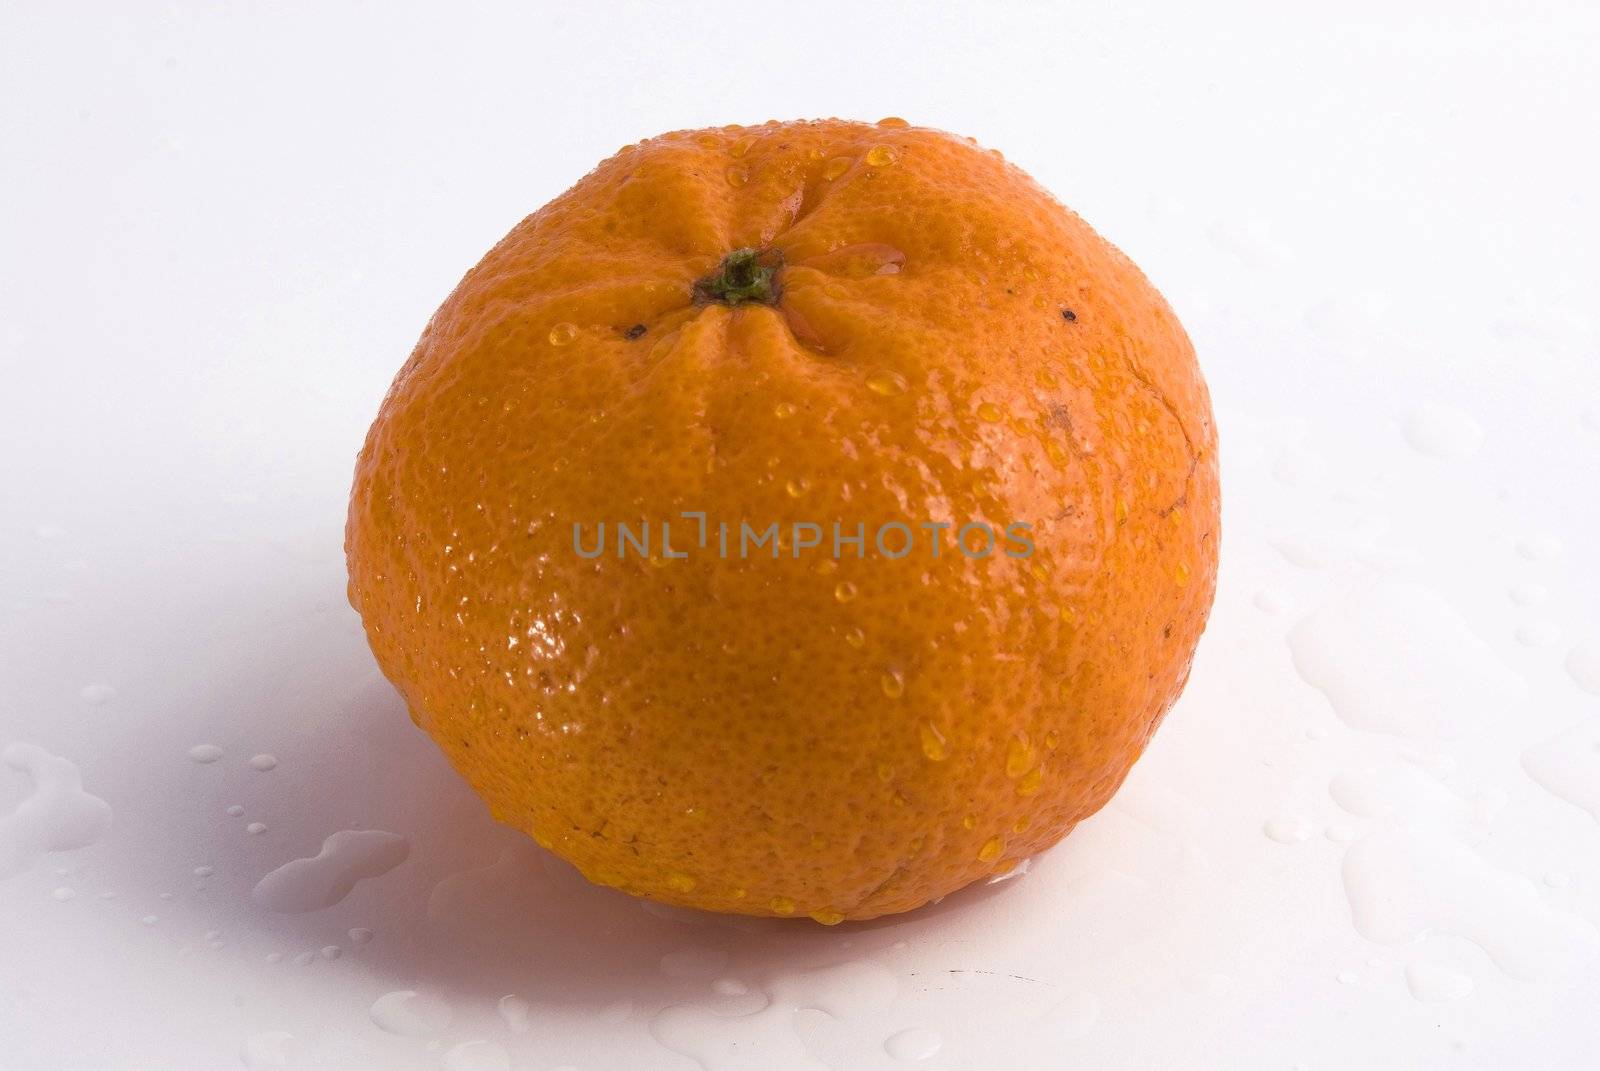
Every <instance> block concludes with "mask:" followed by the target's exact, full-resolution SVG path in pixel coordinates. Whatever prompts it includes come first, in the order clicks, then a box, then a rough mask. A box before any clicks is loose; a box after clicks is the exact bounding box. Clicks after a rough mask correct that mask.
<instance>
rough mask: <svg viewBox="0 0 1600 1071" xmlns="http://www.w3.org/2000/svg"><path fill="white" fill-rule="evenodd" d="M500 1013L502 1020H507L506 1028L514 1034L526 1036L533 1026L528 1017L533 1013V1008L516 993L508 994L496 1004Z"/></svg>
mask: <svg viewBox="0 0 1600 1071" xmlns="http://www.w3.org/2000/svg"><path fill="white" fill-rule="evenodd" d="M495 1008H496V1010H498V1011H499V1012H500V1018H502V1019H504V1020H505V1023H506V1027H507V1029H509V1030H510V1031H511V1032H512V1033H513V1034H526V1033H527V1032H528V1030H529V1028H530V1026H531V1024H530V1023H529V1022H528V1016H529V1014H530V1013H531V1012H532V1011H533V1006H532V1005H531V1004H529V1003H528V1002H527V1001H526V1000H524V999H522V998H521V997H519V996H517V995H516V994H515V993H507V994H506V995H505V996H503V997H501V998H500V1000H499V1001H498V1002H497V1003H496V1004H495Z"/></svg>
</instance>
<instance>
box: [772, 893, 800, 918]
mask: <svg viewBox="0 0 1600 1071" xmlns="http://www.w3.org/2000/svg"><path fill="white" fill-rule="evenodd" d="M769 906H770V907H771V908H772V910H773V911H775V912H777V913H778V914H780V915H792V914H794V901H793V900H791V899H789V898H788V897H787V896H774V897H773V898H772V900H771V902H770V904H769Z"/></svg>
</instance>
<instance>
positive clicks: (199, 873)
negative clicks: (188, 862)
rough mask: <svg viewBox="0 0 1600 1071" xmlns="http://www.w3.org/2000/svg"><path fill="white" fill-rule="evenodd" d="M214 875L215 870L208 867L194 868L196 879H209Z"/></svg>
mask: <svg viewBox="0 0 1600 1071" xmlns="http://www.w3.org/2000/svg"><path fill="white" fill-rule="evenodd" d="M215 873H216V869H215V868H213V867H209V866H197V867H195V868H194V876H195V877H197V878H209V877H210V876H211V875H213V874H215Z"/></svg>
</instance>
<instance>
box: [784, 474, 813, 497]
mask: <svg viewBox="0 0 1600 1071" xmlns="http://www.w3.org/2000/svg"><path fill="white" fill-rule="evenodd" d="M810 487H811V482H810V481H809V480H807V479H806V478H805V477H804V476H797V477H795V478H794V479H792V480H790V481H789V482H788V483H786V484H784V485H783V489H784V491H786V492H788V495H789V497H790V498H799V497H800V496H801V495H803V494H805V493H806V491H807V490H808V489H809V488H810Z"/></svg>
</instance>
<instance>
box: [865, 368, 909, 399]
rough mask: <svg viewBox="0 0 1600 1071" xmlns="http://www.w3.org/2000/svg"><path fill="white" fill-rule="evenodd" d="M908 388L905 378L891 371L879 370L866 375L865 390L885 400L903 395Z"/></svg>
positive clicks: (886, 369)
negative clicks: (879, 395) (881, 396)
mask: <svg viewBox="0 0 1600 1071" xmlns="http://www.w3.org/2000/svg"><path fill="white" fill-rule="evenodd" d="M908 386H909V384H908V383H907V382H906V377H905V376H903V375H901V374H900V373H899V372H896V371H893V370H892V369H888V368H879V369H875V370H874V371H872V372H869V373H867V389H868V390H870V391H872V392H873V393H874V394H881V395H883V396H884V397H885V398H890V397H893V396H894V395H896V394H904V393H905V392H906V389H907V387H908Z"/></svg>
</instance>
